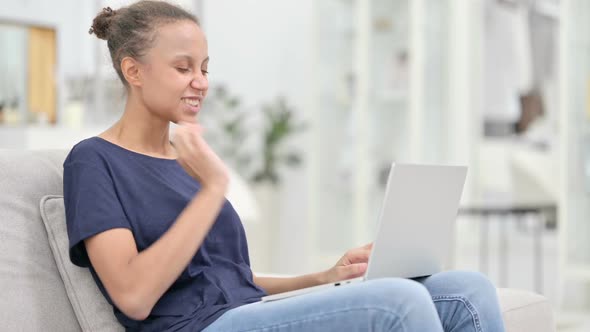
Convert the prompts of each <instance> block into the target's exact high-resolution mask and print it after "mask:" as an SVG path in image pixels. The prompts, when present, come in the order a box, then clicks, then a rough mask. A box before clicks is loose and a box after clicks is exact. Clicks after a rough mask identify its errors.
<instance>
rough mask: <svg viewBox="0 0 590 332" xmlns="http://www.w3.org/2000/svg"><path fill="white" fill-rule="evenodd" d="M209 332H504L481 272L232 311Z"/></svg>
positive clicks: (338, 290)
mask: <svg viewBox="0 0 590 332" xmlns="http://www.w3.org/2000/svg"><path fill="white" fill-rule="evenodd" d="M204 331H205V332H214V331H233V332H246V331H250V332H258V331H281V332H282V331H307V332H315V331H322V332H324V331H399V332H402V331H403V332H412V331H416V332H442V331H447V332H451V331H452V332H468V331H469V332H481V331H483V332H503V331H504V324H503V321H502V316H501V312H500V307H499V304H498V297H497V294H496V288H495V287H494V286H493V285H492V283H491V282H490V281H489V280H488V279H487V278H486V277H485V276H484V275H482V274H480V273H477V272H463V271H448V272H441V273H438V274H435V275H432V276H430V277H425V278H419V279H415V280H408V279H399V278H386V279H379V280H371V281H365V282H360V283H355V284H351V285H346V286H342V287H334V288H330V289H327V290H322V291H318V292H314V293H310V294H306V295H301V296H296V297H292V298H288V299H283V300H280V301H275V302H267V303H262V302H257V303H252V304H248V305H244V306H241V307H238V308H235V309H232V310H230V311H228V312H226V313H225V314H223V315H222V316H221V317H219V318H218V319H217V320H216V321H215V322H213V324H211V325H209V327H207V328H206V329H205V330H204Z"/></svg>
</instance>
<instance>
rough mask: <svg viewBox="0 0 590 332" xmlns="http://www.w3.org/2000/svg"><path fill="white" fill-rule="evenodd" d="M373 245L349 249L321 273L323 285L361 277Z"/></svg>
mask: <svg viewBox="0 0 590 332" xmlns="http://www.w3.org/2000/svg"><path fill="white" fill-rule="evenodd" d="M372 249H373V243H369V244H366V245H364V246H362V247H358V248H354V249H350V250H349V251H347V252H346V253H345V254H344V256H342V258H340V260H338V262H337V263H336V265H334V266H333V267H332V268H330V269H329V270H326V271H324V272H322V277H323V283H330V282H336V281H341V280H347V279H354V278H358V277H361V276H363V275H364V274H365V271H366V270H367V265H368V262H369V256H370V255H371V250H372Z"/></svg>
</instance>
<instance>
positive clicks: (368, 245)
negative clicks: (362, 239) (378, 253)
mask: <svg viewBox="0 0 590 332" xmlns="http://www.w3.org/2000/svg"><path fill="white" fill-rule="evenodd" d="M361 248H363V249H369V250H371V249H373V242H371V243H367V244H365V245H364V246H362V247H361Z"/></svg>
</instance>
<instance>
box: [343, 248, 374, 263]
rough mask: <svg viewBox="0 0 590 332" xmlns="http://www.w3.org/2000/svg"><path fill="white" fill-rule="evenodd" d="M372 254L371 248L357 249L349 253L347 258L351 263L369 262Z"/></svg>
mask: <svg viewBox="0 0 590 332" xmlns="http://www.w3.org/2000/svg"><path fill="white" fill-rule="evenodd" d="M370 256H371V250H369V249H360V248H359V249H355V250H351V251H349V252H348V253H347V255H346V258H348V261H349V262H350V263H351V264H355V263H367V262H368V261H369V257H370Z"/></svg>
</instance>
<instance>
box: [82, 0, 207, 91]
mask: <svg viewBox="0 0 590 332" xmlns="http://www.w3.org/2000/svg"><path fill="white" fill-rule="evenodd" d="M183 20H189V21H192V22H194V23H195V24H197V25H199V20H198V19H197V17H196V16H194V15H193V14H191V13H189V12H187V11H186V10H184V9H182V8H180V7H178V6H175V5H172V4H169V3H167V2H164V1H150V0H143V1H139V2H136V3H134V4H132V5H129V6H127V7H122V8H120V9H118V10H113V9H111V8H110V7H107V8H104V9H103V10H102V11H101V12H100V13H98V15H96V17H95V18H94V20H93V21H92V27H91V28H90V30H89V31H88V33H90V34H93V33H94V34H95V35H96V37H98V38H100V39H104V40H106V41H107V45H108V47H109V53H110V54H111V60H112V61H113V68H115V71H116V72H117V75H119V78H120V79H121V82H123V84H124V85H125V86H127V84H128V83H127V81H126V80H125V77H124V76H123V72H122V71H121V60H123V58H124V57H127V56H130V57H133V58H140V57H141V56H143V55H145V54H146V52H147V50H148V49H150V48H151V47H152V46H153V43H154V42H155V39H156V31H157V28H158V27H159V26H161V25H163V24H167V23H172V22H176V21H183Z"/></svg>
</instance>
